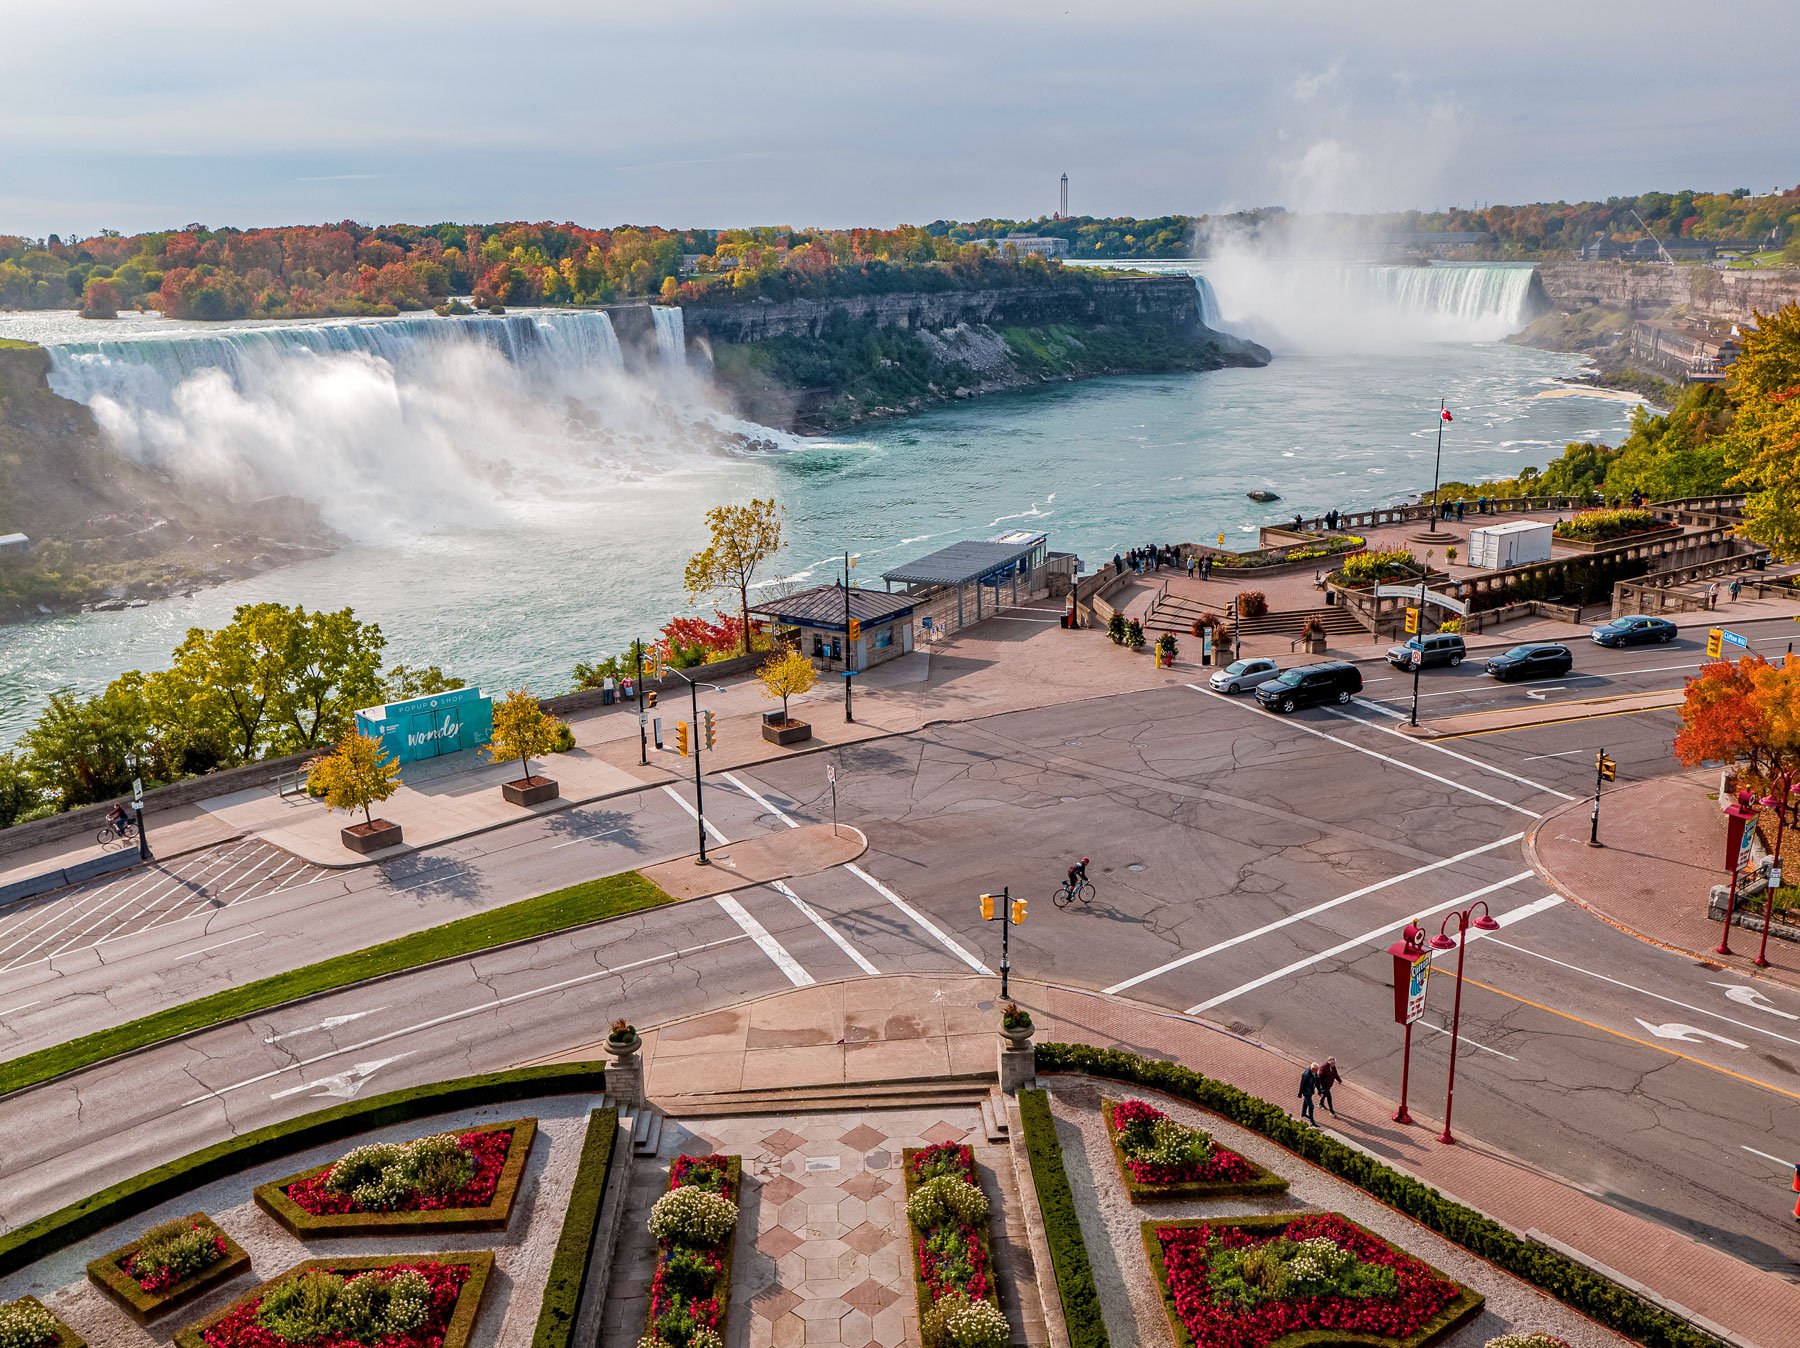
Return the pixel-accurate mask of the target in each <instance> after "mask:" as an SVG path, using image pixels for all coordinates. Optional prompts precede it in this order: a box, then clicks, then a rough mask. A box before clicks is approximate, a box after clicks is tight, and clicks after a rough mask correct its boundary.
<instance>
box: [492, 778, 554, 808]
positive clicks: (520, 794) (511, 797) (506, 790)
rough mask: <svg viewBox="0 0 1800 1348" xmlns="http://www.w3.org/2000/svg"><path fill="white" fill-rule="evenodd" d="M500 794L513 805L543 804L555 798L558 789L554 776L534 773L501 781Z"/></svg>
mask: <svg viewBox="0 0 1800 1348" xmlns="http://www.w3.org/2000/svg"><path fill="white" fill-rule="evenodd" d="M500 794H501V795H502V796H505V797H506V799H507V802H508V803H509V804H512V805H542V804H543V803H544V802H545V801H547V800H555V799H556V797H557V795H558V790H557V785H556V780H555V779H554V778H551V777H543V776H538V775H533V776H530V777H520V778H518V779H517V780H516V781H511V782H502V783H500Z"/></svg>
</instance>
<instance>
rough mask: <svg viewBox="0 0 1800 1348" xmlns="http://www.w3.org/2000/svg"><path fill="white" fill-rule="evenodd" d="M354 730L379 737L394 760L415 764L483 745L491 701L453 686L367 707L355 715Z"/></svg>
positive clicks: (489, 733) (489, 731)
mask: <svg viewBox="0 0 1800 1348" xmlns="http://www.w3.org/2000/svg"><path fill="white" fill-rule="evenodd" d="M356 728H357V729H358V730H359V731H361V732H362V733H363V734H365V735H373V736H375V737H377V738H378V739H380V741H381V746H382V748H384V749H386V750H387V751H388V753H389V754H391V755H392V756H393V758H394V759H395V761H396V762H400V763H415V762H417V761H418V760H420V759H422V758H436V757H437V756H438V755H440V754H453V753H457V752H459V751H461V750H463V749H474V748H477V747H478V746H480V745H483V744H486V743H487V742H488V741H489V740H490V739H492V738H493V734H494V703H493V700H492V699H491V698H487V697H483V696H482V693H481V690H480V689H479V688H454V689H452V690H451V691H449V692H447V693H433V694H432V695H431V696H430V697H415V698H410V699H408V700H407V701H405V702H390V703H388V705H387V706H385V707H366V708H364V709H363V710H362V711H359V712H357V713H356Z"/></svg>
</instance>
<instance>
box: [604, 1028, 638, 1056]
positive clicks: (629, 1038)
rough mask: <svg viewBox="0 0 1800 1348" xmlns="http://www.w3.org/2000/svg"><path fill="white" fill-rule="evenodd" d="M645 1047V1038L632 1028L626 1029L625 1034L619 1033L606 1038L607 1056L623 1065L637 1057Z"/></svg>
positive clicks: (615, 1032) (616, 1032) (614, 1032)
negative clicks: (638, 1052) (639, 1051)
mask: <svg viewBox="0 0 1800 1348" xmlns="http://www.w3.org/2000/svg"><path fill="white" fill-rule="evenodd" d="M643 1046H644V1039H643V1036H642V1035H640V1034H639V1033H638V1032H637V1030H635V1029H634V1028H632V1027H631V1026H629V1025H628V1026H626V1027H625V1033H624V1034H623V1035H620V1034H619V1032H618V1031H616V1030H615V1031H613V1033H611V1034H609V1035H607V1036H606V1054H607V1056H608V1057H609V1058H611V1059H613V1061H614V1062H617V1063H619V1064H621V1065H623V1064H625V1063H627V1062H629V1061H631V1060H632V1059H634V1058H636V1057H637V1051H638V1050H639V1049H640V1048H642V1047H643Z"/></svg>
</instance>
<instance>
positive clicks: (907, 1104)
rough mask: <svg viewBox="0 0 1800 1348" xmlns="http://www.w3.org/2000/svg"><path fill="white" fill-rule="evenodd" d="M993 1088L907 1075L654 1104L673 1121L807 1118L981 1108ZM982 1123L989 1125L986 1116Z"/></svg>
mask: <svg viewBox="0 0 1800 1348" xmlns="http://www.w3.org/2000/svg"><path fill="white" fill-rule="evenodd" d="M993 1089H994V1074H993V1073H992V1072H976V1073H970V1074H967V1075H964V1076H937V1077H910V1078H902V1079H899V1080H893V1081H883V1082H880V1083H879V1084H877V1085H874V1086H871V1085H867V1084H861V1083H856V1082H849V1083H845V1084H842V1085H820V1086H791V1087H777V1088H775V1089H771V1090H749V1091H719V1092H715V1093H703V1094H694V1095H672V1096H666V1097H663V1098H660V1099H658V1100H657V1101H656V1104H657V1107H658V1108H660V1109H661V1110H662V1111H663V1112H665V1113H666V1114H668V1116H669V1117H670V1118H675V1119H707V1118H722V1117H729V1116H733V1115H740V1114H808V1113H824V1112H828V1111H832V1110H841V1109H915V1108H921V1107H926V1106H945V1105H963V1106H970V1105H979V1104H981V1103H982V1102H983V1101H985V1100H987V1099H988V1097H989V1095H990V1094H991V1092H992V1091H993ZM983 1121H984V1123H985V1122H986V1121H987V1120H986V1118H984V1120H983Z"/></svg>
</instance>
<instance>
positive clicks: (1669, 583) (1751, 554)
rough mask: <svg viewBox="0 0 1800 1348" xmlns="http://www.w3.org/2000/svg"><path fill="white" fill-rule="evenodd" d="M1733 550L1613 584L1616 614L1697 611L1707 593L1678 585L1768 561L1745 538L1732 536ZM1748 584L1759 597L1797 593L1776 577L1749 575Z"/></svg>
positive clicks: (1758, 549) (1764, 554)
mask: <svg viewBox="0 0 1800 1348" xmlns="http://www.w3.org/2000/svg"><path fill="white" fill-rule="evenodd" d="M1732 543H1733V547H1732V549H1731V551H1729V552H1726V553H1724V554H1723V555H1721V556H1717V557H1709V558H1707V559H1705V560H1703V561H1697V562H1689V563H1687V564H1685V565H1676V566H1668V567H1663V568H1661V569H1660V570H1657V571H1652V572H1651V573H1650V574H1649V575H1647V576H1644V577H1643V578H1642V579H1640V580H1632V581H1621V582H1620V583H1619V584H1617V585H1615V586H1613V611H1612V616H1613V617H1615V618H1619V617H1623V616H1624V615H1626V614H1628V613H1650V614H1657V613H1698V612H1700V611H1701V610H1702V609H1704V608H1705V607H1706V596H1705V595H1704V594H1693V593H1690V592H1688V591H1686V590H1682V589H1679V588H1677V587H1679V586H1683V585H1691V584H1693V583H1694V582H1696V581H1702V580H1705V581H1711V580H1714V579H1716V578H1717V577H1719V576H1732V575H1737V574H1738V573H1740V572H1743V571H1746V570H1750V569H1751V568H1753V567H1755V565H1756V563H1757V559H1758V558H1762V559H1763V560H1764V561H1765V563H1766V561H1767V559H1768V556H1769V554H1768V551H1767V550H1766V549H1764V548H1762V547H1759V546H1757V545H1755V544H1751V543H1746V542H1745V541H1744V540H1743V539H1733V540H1732ZM1745 584H1746V585H1747V586H1749V587H1750V588H1751V589H1753V590H1755V591H1756V593H1757V595H1758V597H1763V596H1766V595H1769V594H1778V595H1784V596H1786V597H1789V598H1793V597H1796V596H1795V592H1794V589H1793V587H1792V586H1791V585H1789V584H1786V583H1784V582H1782V581H1777V580H1767V581H1765V580H1756V579H1749V580H1746V581H1745Z"/></svg>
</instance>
